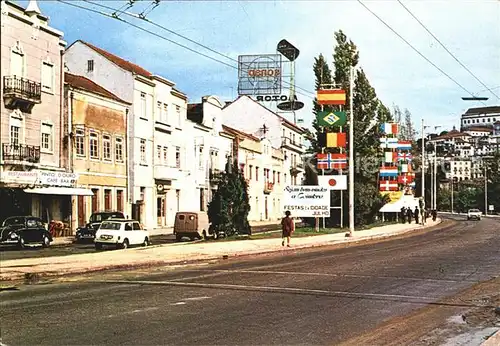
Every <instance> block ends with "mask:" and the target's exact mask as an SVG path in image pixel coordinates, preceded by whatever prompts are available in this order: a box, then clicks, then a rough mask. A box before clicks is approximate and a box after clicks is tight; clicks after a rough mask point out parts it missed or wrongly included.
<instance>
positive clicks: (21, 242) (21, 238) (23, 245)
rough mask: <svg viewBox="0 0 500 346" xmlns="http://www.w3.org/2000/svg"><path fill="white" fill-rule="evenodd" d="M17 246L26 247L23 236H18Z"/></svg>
mask: <svg viewBox="0 0 500 346" xmlns="http://www.w3.org/2000/svg"><path fill="white" fill-rule="evenodd" d="M17 246H18V247H19V248H20V249H24V248H25V247H26V243H25V242H24V238H23V237H20V238H19V242H18V243H17Z"/></svg>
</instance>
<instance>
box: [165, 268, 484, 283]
mask: <svg viewBox="0 0 500 346" xmlns="http://www.w3.org/2000/svg"><path fill="white" fill-rule="evenodd" d="M185 272H213V273H214V274H203V275H198V276H191V277H186V278H179V279H173V281H185V280H192V279H202V278H206V277H212V276H217V275H219V274H215V273H228V274H232V273H248V274H276V275H302V276H324V277H340V278H342V277H346V278H360V279H397V280H411V281H428V282H440V283H443V282H449V283H461V282H464V281H466V280H450V279H431V278H411V277H404V276H378V275H358V274H330V273H305V272H291V271H272V270H245V269H241V270H240V269H198V270H197V269H189V270H185ZM464 275H465V274H464ZM471 282H477V281H476V280H471Z"/></svg>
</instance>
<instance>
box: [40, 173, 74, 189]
mask: <svg viewBox="0 0 500 346" xmlns="http://www.w3.org/2000/svg"><path fill="white" fill-rule="evenodd" d="M77 180H78V174H76V173H65V172H49V171H39V172H38V183H39V184H41V185H50V186H67V187H71V186H75V185H76V182H77Z"/></svg>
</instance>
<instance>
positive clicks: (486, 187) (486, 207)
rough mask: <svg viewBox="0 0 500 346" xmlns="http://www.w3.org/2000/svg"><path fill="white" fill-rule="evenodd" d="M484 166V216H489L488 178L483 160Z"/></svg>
mask: <svg viewBox="0 0 500 346" xmlns="http://www.w3.org/2000/svg"><path fill="white" fill-rule="evenodd" d="M483 166H484V215H488V176H487V172H488V170H487V168H486V162H485V161H484V160H483Z"/></svg>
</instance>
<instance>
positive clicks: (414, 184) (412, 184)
mask: <svg viewBox="0 0 500 346" xmlns="http://www.w3.org/2000/svg"><path fill="white" fill-rule="evenodd" d="M408 186H409V187H412V188H415V186H417V183H416V182H415V181H412V182H411V183H410V184H409V185H408Z"/></svg>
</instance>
